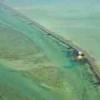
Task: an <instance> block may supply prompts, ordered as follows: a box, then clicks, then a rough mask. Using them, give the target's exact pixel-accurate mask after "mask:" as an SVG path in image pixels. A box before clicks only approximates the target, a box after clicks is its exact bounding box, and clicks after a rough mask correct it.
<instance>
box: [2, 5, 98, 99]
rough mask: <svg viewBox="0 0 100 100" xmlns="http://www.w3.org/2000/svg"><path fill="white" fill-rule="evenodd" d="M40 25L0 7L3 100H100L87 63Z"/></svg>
mask: <svg viewBox="0 0 100 100" xmlns="http://www.w3.org/2000/svg"><path fill="white" fill-rule="evenodd" d="M68 53H69V50H68V49H67V48H65V47H64V46H62V45H61V44H60V43H59V42H57V41H56V40H54V39H52V38H51V37H49V36H48V35H46V33H45V32H44V31H42V30H41V29H40V28H39V27H37V26H35V24H34V25H29V22H28V21H26V20H24V19H23V18H22V17H19V16H15V14H12V11H10V10H9V9H7V8H6V7H4V6H1V7H0V100H99V98H100V96H99V93H100V92H99V89H98V87H96V86H95V85H94V82H95V77H94V76H93V74H92V72H91V70H90V69H89V65H88V64H79V63H77V62H75V61H73V60H72V57H71V56H69V55H68Z"/></svg>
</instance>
